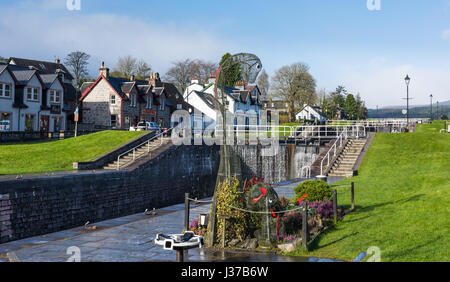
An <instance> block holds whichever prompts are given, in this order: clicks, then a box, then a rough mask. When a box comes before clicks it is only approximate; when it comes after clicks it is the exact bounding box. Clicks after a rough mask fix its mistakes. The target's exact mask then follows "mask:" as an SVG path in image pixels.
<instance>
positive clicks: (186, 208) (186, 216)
mask: <svg viewBox="0 0 450 282" xmlns="http://www.w3.org/2000/svg"><path fill="white" fill-rule="evenodd" d="M189 209H190V202H189V193H185V194H184V230H185V231H187V230H189Z"/></svg>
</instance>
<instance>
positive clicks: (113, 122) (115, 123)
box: [111, 115, 117, 127]
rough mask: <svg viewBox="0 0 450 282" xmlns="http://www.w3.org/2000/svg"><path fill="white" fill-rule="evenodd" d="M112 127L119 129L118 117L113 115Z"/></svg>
mask: <svg viewBox="0 0 450 282" xmlns="http://www.w3.org/2000/svg"><path fill="white" fill-rule="evenodd" d="M111 127H117V115H111Z"/></svg>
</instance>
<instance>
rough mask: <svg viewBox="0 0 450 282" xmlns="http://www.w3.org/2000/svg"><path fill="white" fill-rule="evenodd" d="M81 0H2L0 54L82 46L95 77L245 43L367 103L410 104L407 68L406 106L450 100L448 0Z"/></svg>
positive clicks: (270, 65) (239, 48) (42, 56)
mask: <svg viewBox="0 0 450 282" xmlns="http://www.w3.org/2000/svg"><path fill="white" fill-rule="evenodd" d="M79 1H80V3H81V9H80V10H76V9H75V10H74V9H68V7H67V0H15V1H10V0H0V13H1V17H0V38H1V40H0V56H3V57H22V58H29V59H39V60H49V61H53V60H54V59H55V58H61V59H63V58H64V57H65V56H66V55H67V54H68V53H70V52H71V51H75V50H81V51H84V52H86V53H88V54H89V55H91V59H90V61H89V63H90V64H89V71H90V73H91V75H92V76H97V74H98V68H99V66H100V63H101V62H102V61H105V64H106V66H107V67H110V68H111V69H113V68H114V66H115V64H116V62H117V60H118V58H119V57H123V56H126V55H132V56H134V57H136V58H140V59H143V60H145V61H146V62H148V63H149V64H150V65H151V66H152V68H153V71H156V72H159V73H160V74H161V75H164V73H165V72H166V71H167V70H168V69H169V68H170V67H171V64H172V63H173V62H174V61H177V60H181V59H185V58H191V59H203V60H207V61H214V62H218V61H219V60H220V58H221V56H222V55H223V54H224V53H226V52H230V53H232V54H233V53H239V52H250V53H254V54H255V55H257V56H258V57H260V59H261V61H262V64H263V67H264V69H265V70H266V71H267V73H268V74H269V75H273V74H274V72H275V71H276V70H277V69H279V68H281V67H282V66H284V65H288V64H292V63H296V62H303V63H306V64H308V65H309V66H310V72H311V74H312V75H313V76H314V78H315V79H316V81H317V88H318V89H325V90H326V91H333V90H334V89H335V88H336V86H338V85H343V86H345V87H346V89H347V90H348V91H349V92H350V93H354V94H357V93H359V94H360V95H361V97H362V98H363V99H364V100H365V101H366V105H367V106H368V107H370V108H375V107H376V106H379V107H380V108H382V107H384V106H393V105H403V104H405V105H406V101H405V100H403V99H402V98H405V97H406V85H405V82H404V77H405V76H406V74H408V75H409V76H410V77H411V84H410V97H412V98H413V100H411V102H410V103H411V104H412V105H424V104H425V105H426V104H428V103H429V101H430V100H429V99H430V98H429V95H430V94H433V96H434V98H433V99H435V101H447V100H450V0H370V1H371V2H372V3H375V2H377V1H379V2H380V9H379V10H378V9H373V7H376V5H375V6H374V5H368V4H367V2H368V1H367V0H340V1H336V0H283V1H273V0H272V1H266V0H228V1H214V0H209V1H204V0H165V1H160V0H159V1H154V0H145V1H138V0H127V1H111V0H79ZM69 2H71V1H69ZM74 2H77V0H74ZM69 6H70V5H69ZM369 7H370V9H369Z"/></svg>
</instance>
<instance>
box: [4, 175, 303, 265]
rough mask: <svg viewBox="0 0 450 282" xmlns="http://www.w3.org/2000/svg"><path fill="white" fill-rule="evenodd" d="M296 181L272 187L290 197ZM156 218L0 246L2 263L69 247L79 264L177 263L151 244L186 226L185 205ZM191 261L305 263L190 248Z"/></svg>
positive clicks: (53, 255)
mask: <svg viewBox="0 0 450 282" xmlns="http://www.w3.org/2000/svg"><path fill="white" fill-rule="evenodd" d="M296 185H298V182H286V183H282V184H281V186H278V187H277V188H276V190H277V192H278V194H279V195H280V196H285V197H292V196H293V195H294V194H293V189H292V188H293V187H295V186H296ZM209 210H210V205H197V206H192V209H191V213H190V220H193V219H194V218H195V217H197V216H198V215H199V214H201V213H208V212H209ZM157 212H158V214H157V215H156V216H151V215H145V214H144V213H141V214H135V215H130V216H126V217H121V218H116V219H111V220H106V221H102V222H99V223H95V224H92V225H93V226H96V227H97V229H96V230H86V229H85V228H84V227H78V228H73V229H69V230H64V231H60V232H56V233H51V234H47V235H42V236H36V237H32V238H27V239H23V240H18V241H13V242H9V243H5V244H2V245H0V262H1V261H3V262H7V261H23V262H65V261H67V260H68V259H69V258H70V257H71V256H72V253H69V254H68V253H67V252H68V248H70V247H76V248H79V250H80V259H81V261H83V262H91V261H101V262H142V261H175V259H176V257H175V252H172V251H164V250H163V249H162V248H161V247H159V246H156V245H154V244H153V239H154V238H155V236H156V234H157V233H166V234H173V233H180V232H181V231H182V229H183V225H184V223H183V222H184V204H179V205H174V206H170V207H166V208H162V209H159V210H158V211H157ZM188 260H191V261H217V260H219V261H220V260H232V261H305V260H306V259H305V258H292V257H284V256H277V255H271V254H249V253H231V252H225V253H224V252H211V251H206V250H205V249H203V250H190V251H189V255H188Z"/></svg>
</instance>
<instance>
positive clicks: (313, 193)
mask: <svg viewBox="0 0 450 282" xmlns="http://www.w3.org/2000/svg"><path fill="white" fill-rule="evenodd" d="M294 192H295V194H296V199H300V198H301V197H303V195H304V194H307V195H308V196H307V197H306V199H308V201H311V202H312V201H323V200H324V199H329V200H330V199H331V197H332V195H333V192H332V190H331V188H330V186H328V184H327V183H326V182H324V181H320V180H307V181H305V182H303V183H301V184H300V185H298V186H297V187H295V188H294Z"/></svg>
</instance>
